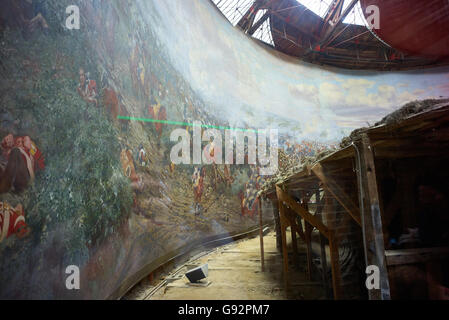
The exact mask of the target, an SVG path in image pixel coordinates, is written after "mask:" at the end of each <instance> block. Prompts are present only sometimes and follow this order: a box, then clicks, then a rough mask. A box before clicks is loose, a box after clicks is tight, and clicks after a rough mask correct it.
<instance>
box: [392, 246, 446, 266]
mask: <svg viewBox="0 0 449 320" xmlns="http://www.w3.org/2000/svg"><path fill="white" fill-rule="evenodd" d="M385 256H386V258H387V265H388V266H398V265H404V264H416V263H426V262H429V261H438V260H444V259H447V258H448V257H449V248H448V247H440V248H419V249H402V250H386V251H385Z"/></svg>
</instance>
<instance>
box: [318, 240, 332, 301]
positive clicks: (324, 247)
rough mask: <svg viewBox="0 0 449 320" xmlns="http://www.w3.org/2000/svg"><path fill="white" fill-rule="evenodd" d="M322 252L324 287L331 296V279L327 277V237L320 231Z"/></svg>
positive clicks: (327, 294)
mask: <svg viewBox="0 0 449 320" xmlns="http://www.w3.org/2000/svg"><path fill="white" fill-rule="evenodd" d="M320 253H321V268H322V269H323V272H322V281H323V285H324V289H325V290H326V296H327V297H329V295H330V294H329V280H328V278H327V259H326V238H325V237H324V236H323V235H322V234H321V233H320Z"/></svg>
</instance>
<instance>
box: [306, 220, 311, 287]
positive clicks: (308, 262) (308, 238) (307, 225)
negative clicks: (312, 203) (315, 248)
mask: <svg viewBox="0 0 449 320" xmlns="http://www.w3.org/2000/svg"><path fill="white" fill-rule="evenodd" d="M305 224H306V232H305V236H306V249H307V275H308V277H309V281H312V239H311V234H312V232H309V231H311V230H312V229H313V228H312V226H311V225H310V223H308V222H306V223H305Z"/></svg>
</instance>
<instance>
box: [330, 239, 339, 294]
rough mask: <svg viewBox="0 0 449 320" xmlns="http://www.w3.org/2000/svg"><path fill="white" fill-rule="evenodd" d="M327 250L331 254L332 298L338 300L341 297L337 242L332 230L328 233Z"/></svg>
mask: <svg viewBox="0 0 449 320" xmlns="http://www.w3.org/2000/svg"><path fill="white" fill-rule="evenodd" d="M329 252H330V256H331V269H332V287H333V290H334V299H335V300H339V299H340V298H341V285H340V280H341V272H340V257H339V255H338V242H337V239H336V237H335V234H334V231H331V232H330V233H329Z"/></svg>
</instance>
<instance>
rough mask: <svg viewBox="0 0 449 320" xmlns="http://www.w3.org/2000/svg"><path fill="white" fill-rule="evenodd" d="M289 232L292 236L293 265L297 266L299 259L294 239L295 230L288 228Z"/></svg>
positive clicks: (296, 241) (291, 227)
mask: <svg viewBox="0 0 449 320" xmlns="http://www.w3.org/2000/svg"><path fill="white" fill-rule="evenodd" d="M290 229H291V230H290V231H291V235H292V249H293V263H294V264H295V265H296V266H299V259H298V239H296V230H295V228H294V227H293V226H290Z"/></svg>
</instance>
